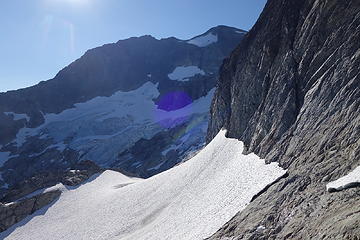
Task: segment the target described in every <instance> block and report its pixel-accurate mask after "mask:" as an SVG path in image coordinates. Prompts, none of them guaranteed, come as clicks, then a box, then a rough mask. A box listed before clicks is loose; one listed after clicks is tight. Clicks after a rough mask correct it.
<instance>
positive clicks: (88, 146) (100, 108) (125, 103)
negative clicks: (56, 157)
mask: <svg viewBox="0 0 360 240" xmlns="http://www.w3.org/2000/svg"><path fill="white" fill-rule="evenodd" d="M157 87H158V86H157V84H153V83H151V82H147V83H145V84H144V85H143V86H141V87H140V88H138V89H136V90H133V91H130V92H122V91H118V92H116V93H115V94H113V95H112V96H109V97H96V98H94V99H91V100H89V101H87V102H84V103H78V104H75V106H74V107H73V108H71V109H67V110H65V111H63V112H61V113H59V114H44V119H45V123H44V124H42V125H41V126H39V127H37V128H23V129H21V130H20V131H19V133H18V134H17V138H16V140H15V143H16V145H17V146H18V147H21V146H22V145H23V144H24V143H25V141H26V139H27V138H28V137H29V136H38V137H39V138H40V139H45V138H46V139H49V140H51V141H52V142H53V145H52V146H50V147H49V148H55V147H56V148H57V149H58V150H59V151H63V150H64V149H65V148H69V149H73V150H76V151H79V152H84V153H86V154H84V155H83V156H82V157H83V159H87V160H92V161H94V162H96V163H97V164H99V165H101V166H109V165H111V164H112V163H113V162H114V161H116V160H117V157H118V154H119V153H121V152H123V151H124V150H126V149H128V148H131V147H132V146H133V145H134V144H135V143H136V142H137V141H139V140H140V139H142V138H144V139H151V138H152V137H153V136H155V135H156V134H157V133H159V132H160V131H163V130H164V126H163V125H162V124H161V122H164V121H167V122H173V123H174V124H173V125H172V126H171V127H174V126H176V125H177V121H176V120H177V119H182V118H190V117H191V116H194V115H195V114H207V113H208V111H209V108H210V103H211V99H212V96H213V94H214V89H212V90H211V91H210V92H209V93H208V94H207V95H206V96H204V97H202V98H199V99H197V100H195V101H194V102H193V103H191V104H189V105H187V106H185V107H184V108H181V109H178V110H175V111H170V112H167V111H164V110H161V109H158V106H157V105H156V104H155V102H154V100H153V99H155V98H157V97H158V96H159V94H160V93H159V91H158V88H157ZM179 122H180V123H181V121H179ZM69 139H71V140H70V141H69ZM64 141H65V142H67V144H66V146H65V145H64V144H63V142H64ZM49 148H48V149H49ZM46 150H47V149H45V151H46ZM38 154H39V153H32V155H31V156H36V155H38ZM40 154H41V153H40Z"/></svg>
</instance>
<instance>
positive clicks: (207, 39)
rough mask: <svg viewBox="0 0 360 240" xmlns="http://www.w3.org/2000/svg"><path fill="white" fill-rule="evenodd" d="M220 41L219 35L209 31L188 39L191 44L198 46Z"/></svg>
mask: <svg viewBox="0 0 360 240" xmlns="http://www.w3.org/2000/svg"><path fill="white" fill-rule="evenodd" d="M217 41H218V36H217V35H216V34H213V33H208V34H206V35H203V36H200V37H196V38H193V39H191V40H189V41H188V43H189V44H193V45H196V46H198V47H207V46H209V45H211V44H213V43H216V42H217Z"/></svg>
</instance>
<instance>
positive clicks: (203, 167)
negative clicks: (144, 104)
mask: <svg viewBox="0 0 360 240" xmlns="http://www.w3.org/2000/svg"><path fill="white" fill-rule="evenodd" d="M242 151H243V144H242V142H240V141H238V140H235V139H227V138H225V131H222V132H220V133H219V134H218V135H217V137H216V138H215V139H214V140H213V141H212V142H211V143H210V144H209V145H208V146H207V147H205V148H204V149H203V150H202V151H201V152H200V153H199V154H198V155H196V156H195V157H194V158H192V159H191V160H189V161H187V162H185V163H183V164H181V165H179V166H177V167H174V168H172V169H170V170H168V171H166V172H163V173H161V174H159V175H156V176H154V177H152V178H149V179H147V180H140V181H135V182H132V181H131V180H130V179H128V178H127V177H125V176H123V175H122V174H120V173H117V172H113V171H106V172H104V173H103V174H102V175H100V176H99V177H98V178H96V179H95V180H93V181H92V182H90V183H87V184H85V185H82V186H80V187H79V188H77V189H74V190H69V191H65V192H64V193H63V194H62V195H61V197H60V199H59V200H58V201H57V202H56V203H54V204H53V205H52V206H50V207H49V209H48V210H47V211H46V213H44V214H43V215H41V214H39V213H35V215H34V216H33V217H32V218H31V217H30V218H28V219H26V220H24V221H23V222H20V223H19V224H18V228H16V229H15V230H14V228H11V229H9V230H8V231H7V232H4V233H2V234H0V238H4V237H6V239H16V240H25V239H26V240H35V239H36V240H41V239H49V236H51V239H53V240H57V239H86V240H90V239H97V240H98V239H131V240H133V239H137V240H141V239H154V240H159V239H161V240H165V239H177V240H181V239H186V240H188V239H192V240H196V239H204V238H205V237H208V236H210V235H211V234H213V233H214V232H215V231H217V230H218V229H219V228H220V227H221V226H222V225H223V224H224V223H226V222H227V221H229V220H230V219H231V218H232V217H233V216H234V215H235V214H236V213H237V212H238V211H240V210H242V209H244V208H245V207H246V205H247V204H248V203H249V202H250V200H251V198H252V197H253V196H254V195H256V194H257V193H259V191H261V190H262V189H263V188H264V187H266V186H267V185H269V184H271V183H272V182H274V181H275V180H277V179H278V178H279V177H281V176H282V175H283V174H285V171H284V170H283V169H281V168H280V167H279V166H278V165H277V164H276V163H272V164H270V165H266V164H265V162H264V160H262V159H260V158H259V157H257V156H256V155H255V154H249V155H246V156H245V155H243V154H242ZM129 183H130V184H129ZM131 183H132V184H131ZM11 231H12V232H11Z"/></svg>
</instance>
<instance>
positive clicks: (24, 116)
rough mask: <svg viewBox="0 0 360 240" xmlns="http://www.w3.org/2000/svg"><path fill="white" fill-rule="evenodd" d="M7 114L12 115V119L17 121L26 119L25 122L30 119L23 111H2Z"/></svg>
mask: <svg viewBox="0 0 360 240" xmlns="http://www.w3.org/2000/svg"><path fill="white" fill-rule="evenodd" d="M4 113H5V114H6V115H7V116H9V117H12V118H13V119H14V121H18V120H21V119H26V121H27V122H29V121H30V117H29V116H28V115H27V114H25V113H21V114H19V113H14V112H4Z"/></svg>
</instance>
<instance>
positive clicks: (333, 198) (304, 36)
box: [208, 0, 360, 239]
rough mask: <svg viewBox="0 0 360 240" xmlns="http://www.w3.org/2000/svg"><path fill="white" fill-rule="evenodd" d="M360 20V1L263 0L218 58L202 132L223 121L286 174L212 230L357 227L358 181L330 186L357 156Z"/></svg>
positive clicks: (238, 234) (315, 232)
mask: <svg viewBox="0 0 360 240" xmlns="http://www.w3.org/2000/svg"><path fill="white" fill-rule="evenodd" d="M359 26H360V2H359V1H355V0H350V1H330V0H325V1H316V0H305V1H297V0H287V1H282V0H269V1H268V3H267V5H266V8H265V9H264V12H263V13H262V15H261V17H260V19H259V20H258V22H257V23H256V25H255V26H254V28H253V29H252V30H251V31H250V32H249V34H248V35H247V36H246V37H245V39H244V40H243V41H242V42H241V44H240V45H239V47H238V48H237V49H236V50H235V51H234V52H233V54H232V55H231V57H230V58H229V59H228V60H227V61H226V63H225V64H224V65H223V66H222V68H221V69H222V70H221V77H220V82H219V87H218V89H217V91H216V93H215V98H214V100H213V104H212V109H211V122H210V126H209V132H208V139H212V137H213V136H215V135H216V134H217V132H218V131H219V130H220V129H221V128H222V127H225V128H226V129H227V130H228V136H229V137H234V138H237V139H240V140H242V141H244V144H245V151H246V152H255V153H257V154H259V155H260V156H261V157H263V158H265V159H266V160H267V161H268V162H273V161H278V162H279V163H280V165H281V166H282V167H285V168H287V169H288V173H289V176H288V177H287V178H286V179H282V180H281V181H279V182H278V183H277V184H275V185H274V186H272V187H270V188H269V189H268V190H267V191H266V192H265V193H263V194H262V195H261V196H259V197H258V198H257V199H256V200H255V201H253V202H252V203H251V204H250V205H249V206H248V207H247V208H246V209H245V211H243V212H241V213H239V214H238V215H237V216H236V217H235V218H234V219H232V220H231V221H230V222H229V223H228V224H226V225H225V226H224V227H223V228H222V229H221V230H220V231H219V232H218V233H217V234H216V235H214V237H213V238H212V239H228V238H227V237H229V238H230V239H232V238H233V239H356V238H355V237H359V236H360V232H359V229H360V222H359V219H360V205H359V202H360V195H359V189H358V188H354V189H345V190H344V191H341V192H336V193H329V192H327V190H326V185H327V184H328V183H329V182H331V181H334V180H337V179H339V178H341V177H343V176H345V175H347V174H348V173H349V172H350V171H351V170H353V169H355V168H356V167H358V166H359V165H360V140H359V139H360V128H359V122H360V111H359V109H360V108H359V105H360V75H359V69H360V41H359V39H360V27H359ZM244 59H245V60H244ZM353 186H356V184H353Z"/></svg>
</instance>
